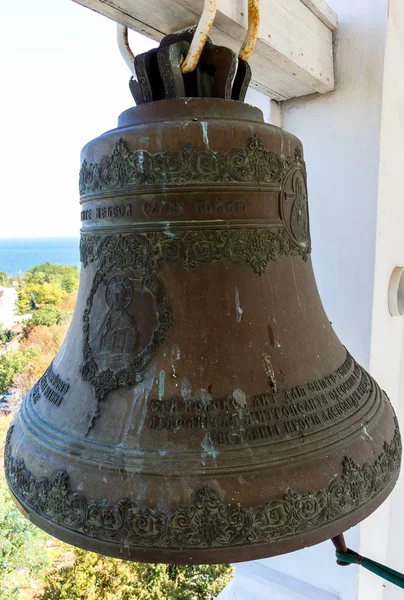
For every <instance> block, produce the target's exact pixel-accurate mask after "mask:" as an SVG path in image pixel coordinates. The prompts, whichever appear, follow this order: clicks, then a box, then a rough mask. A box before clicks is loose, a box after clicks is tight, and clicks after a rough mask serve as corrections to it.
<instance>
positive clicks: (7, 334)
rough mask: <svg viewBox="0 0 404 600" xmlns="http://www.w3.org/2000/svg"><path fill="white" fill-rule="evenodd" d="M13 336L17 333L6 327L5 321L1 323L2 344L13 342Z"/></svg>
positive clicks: (0, 338)
mask: <svg viewBox="0 0 404 600" xmlns="http://www.w3.org/2000/svg"><path fill="white" fill-rule="evenodd" d="M13 337H15V334H14V333H13V332H12V331H11V330H10V329H9V328H8V327H4V325H3V323H0V346H1V345H2V344H7V343H8V342H11V340H12V339H13Z"/></svg>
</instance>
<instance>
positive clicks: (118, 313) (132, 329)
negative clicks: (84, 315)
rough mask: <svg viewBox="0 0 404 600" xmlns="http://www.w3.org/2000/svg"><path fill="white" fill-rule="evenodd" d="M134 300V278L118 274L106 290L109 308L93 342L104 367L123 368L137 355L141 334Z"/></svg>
mask: <svg viewBox="0 0 404 600" xmlns="http://www.w3.org/2000/svg"><path fill="white" fill-rule="evenodd" d="M132 299H133V286H132V283H131V281H130V280H129V279H128V277H125V276H124V275H115V277H113V278H112V279H111V280H110V281H109V282H108V285H107V289H106V292H105V300H106V303H107V305H108V307H109V310H108V312H107V314H106V315H105V317H104V319H103V321H102V323H101V326H100V328H99V329H98V331H97V332H96V334H95V335H94V337H93V342H92V346H93V356H94V359H95V360H96V362H97V363H98V366H99V367H101V368H102V369H105V368H108V367H110V368H114V369H119V368H121V367H123V366H125V365H127V364H128V363H129V362H131V361H132V360H133V359H134V358H135V356H136V352H137V347H138V341H139V334H138V330H137V327H136V321H135V319H134V317H133V315H131V313H130V312H129V310H128V308H129V306H130V304H131V302H132Z"/></svg>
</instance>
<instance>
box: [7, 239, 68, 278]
mask: <svg viewBox="0 0 404 600" xmlns="http://www.w3.org/2000/svg"><path fill="white" fill-rule="evenodd" d="M79 244H80V237H79V236H66V237H12V238H11V237H9V238H2V239H0V271H4V272H5V273H7V274H8V275H9V276H10V277H13V276H17V275H18V274H21V273H26V272H27V271H28V270H29V269H32V267H35V266H37V265H40V264H42V263H44V262H50V263H54V264H57V265H66V266H72V267H78V268H80V251H79ZM0 283H1V282H0Z"/></svg>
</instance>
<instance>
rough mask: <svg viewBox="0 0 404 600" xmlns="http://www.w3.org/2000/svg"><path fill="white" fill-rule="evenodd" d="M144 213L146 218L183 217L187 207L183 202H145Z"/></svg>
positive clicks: (143, 205)
mask: <svg viewBox="0 0 404 600" xmlns="http://www.w3.org/2000/svg"><path fill="white" fill-rule="evenodd" d="M142 212H143V214H144V215H145V216H146V217H150V216H162V215H164V216H169V217H173V216H178V215H183V214H184V212H185V207H184V203H183V202H166V201H163V202H144V203H143V204H142Z"/></svg>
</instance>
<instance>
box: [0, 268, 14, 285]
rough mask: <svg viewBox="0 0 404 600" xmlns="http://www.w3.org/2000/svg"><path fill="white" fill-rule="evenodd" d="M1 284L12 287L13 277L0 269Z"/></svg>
mask: <svg viewBox="0 0 404 600" xmlns="http://www.w3.org/2000/svg"><path fill="white" fill-rule="evenodd" d="M0 285H2V286H3V287H12V285H13V278H12V277H10V276H9V274H8V273H6V272H5V271H0Z"/></svg>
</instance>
